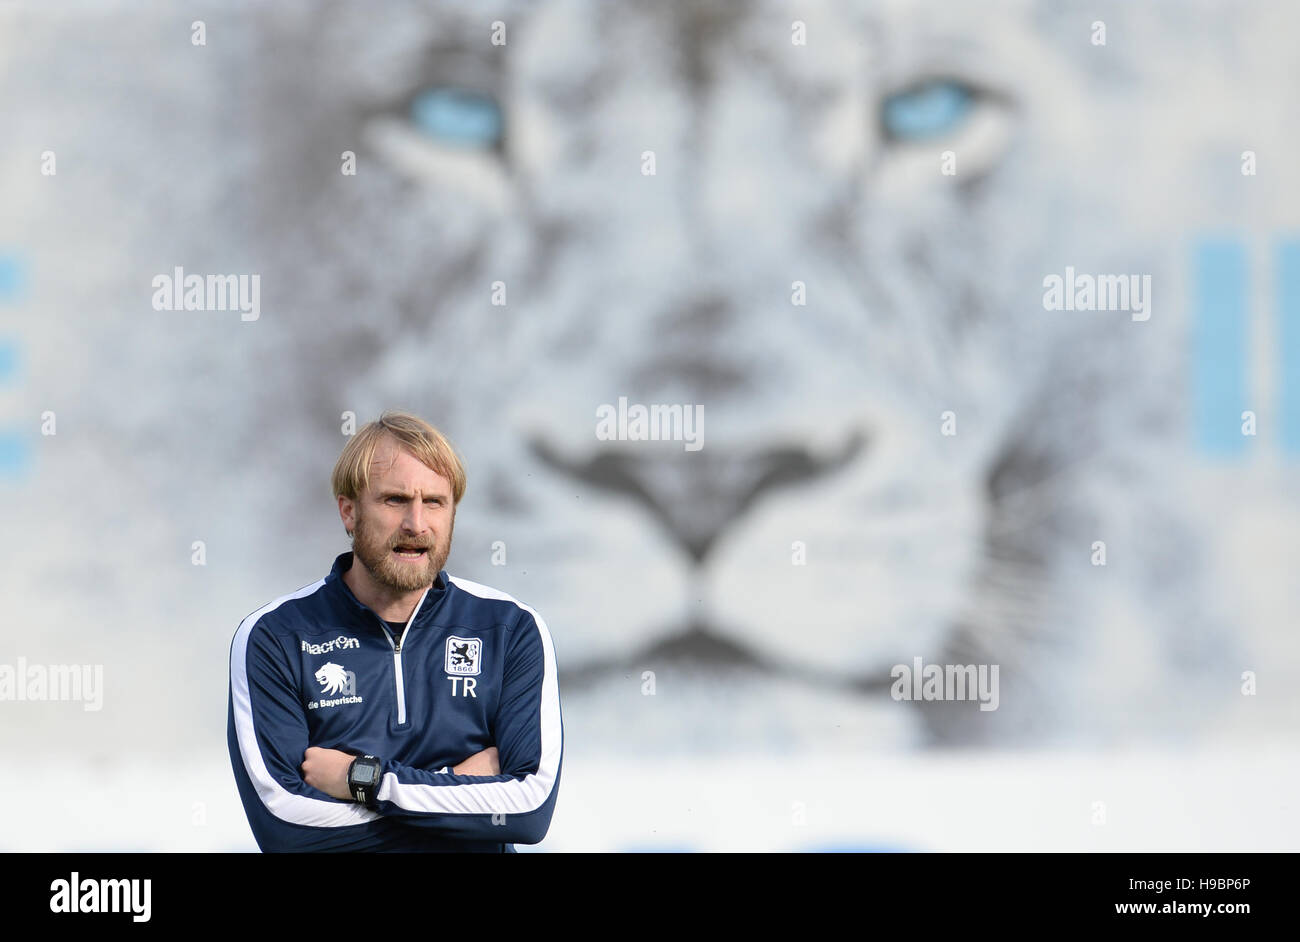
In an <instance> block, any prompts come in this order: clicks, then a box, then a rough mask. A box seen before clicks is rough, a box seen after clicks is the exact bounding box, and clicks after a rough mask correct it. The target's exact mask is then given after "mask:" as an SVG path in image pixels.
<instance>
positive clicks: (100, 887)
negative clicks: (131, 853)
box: [50, 870, 153, 922]
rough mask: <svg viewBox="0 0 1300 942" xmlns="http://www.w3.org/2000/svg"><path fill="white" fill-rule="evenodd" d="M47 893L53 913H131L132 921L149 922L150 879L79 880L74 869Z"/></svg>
mask: <svg viewBox="0 0 1300 942" xmlns="http://www.w3.org/2000/svg"><path fill="white" fill-rule="evenodd" d="M50 891H51V895H50V912H52V913H131V914H132V915H131V920H132V921H133V922H148V921H149V916H150V914H151V912H152V905H151V902H150V900H151V898H152V896H153V881H152V880H147V879H146V880H82V879H81V874H79V873H78V872H77V871H76V870H73V871H72V878H71V879H69V880H55V881H54V882H53V883H51V884H50Z"/></svg>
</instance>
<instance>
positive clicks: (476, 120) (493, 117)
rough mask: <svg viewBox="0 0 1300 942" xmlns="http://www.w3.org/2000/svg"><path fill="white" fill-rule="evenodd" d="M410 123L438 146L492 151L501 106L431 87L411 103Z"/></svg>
mask: <svg viewBox="0 0 1300 942" xmlns="http://www.w3.org/2000/svg"><path fill="white" fill-rule="evenodd" d="M411 123H412V124H414V125H415V126H416V127H417V128H418V129H419V130H420V132H421V133H423V134H425V135H427V136H428V137H430V138H433V139H434V140H435V141H437V142H439V143H441V144H450V145H452V146H455V147H465V148H482V149H484V150H487V149H490V148H493V147H495V146H496V145H497V143H498V142H499V141H500V140H501V130H502V121H501V107H500V106H499V105H498V104H497V103H496V100H495V99H493V98H492V97H491V96H488V95H482V94H478V93H476V92H469V91H464V90H462V89H457V88H430V89H426V90H425V91H423V92H420V94H418V95H416V96H415V99H414V100H413V101H412V102H411Z"/></svg>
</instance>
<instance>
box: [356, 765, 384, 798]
mask: <svg viewBox="0 0 1300 942" xmlns="http://www.w3.org/2000/svg"><path fill="white" fill-rule="evenodd" d="M383 774H384V763H383V761H382V760H380V758H379V757H378V756H370V755H365V756H357V757H356V758H355V759H353V760H352V762H351V764H350V765H349V766H348V794H350V795H351V796H352V800H353V801H355V802H358V803H360V804H363V805H372V804H374V803H375V796H376V795H377V794H378V792H379V782H380V780H381V779H382V778H383Z"/></svg>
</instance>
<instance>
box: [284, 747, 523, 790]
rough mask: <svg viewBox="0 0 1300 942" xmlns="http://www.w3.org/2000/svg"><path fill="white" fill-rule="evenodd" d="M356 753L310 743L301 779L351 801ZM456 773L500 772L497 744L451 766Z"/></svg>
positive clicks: (305, 755)
mask: <svg viewBox="0 0 1300 942" xmlns="http://www.w3.org/2000/svg"><path fill="white" fill-rule="evenodd" d="M355 758H356V756H354V755H352V754H351V753H347V752H340V751H339V750H338V749H322V748H320V747H319V746H308V747H307V751H306V752H305V753H303V761H302V765H301V766H300V768H301V769H302V780H303V781H304V782H306V783H307V784H308V785H310V786H311V787H312V788H318V789H320V790H321V791H323V792H324V793H325V794H327V795H329V796H331V797H333V798H339V799H342V800H343V801H350V800H351V799H352V793H351V792H350V791H349V790H348V767H349V766H350V765H351V764H352V760H353V759H355ZM452 771H453V772H455V773H456V774H457V775H500V774H501V757H500V756H499V755H498V753H497V747H496V746H488V747H487V748H486V749H484V750H483V751H482V752H476V753H474V755H472V756H470V757H469V758H468V759H466V760H465V761H463V762H461V763H460V765H457V766H455V767H454V768H453V769H452Z"/></svg>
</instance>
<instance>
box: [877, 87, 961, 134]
mask: <svg viewBox="0 0 1300 942" xmlns="http://www.w3.org/2000/svg"><path fill="white" fill-rule="evenodd" d="M974 103H975V95H974V94H973V93H972V91H971V89H970V87H969V86H967V85H964V84H962V83H961V82H957V81H953V80H952V79H937V80H934V81H929V82H925V83H924V84H921V85H914V86H912V87H911V88H908V89H905V90H903V91H901V92H896V93H895V94H893V95H890V96H889V97H888V98H886V99H885V100H884V102H883V103H882V105H881V111H880V117H881V121H882V123H883V124H884V128H885V133H886V134H888V135H889V136H890V137H891V138H893V139H895V140H901V141H919V140H925V139H926V138H932V137H939V136H941V135H943V134H948V133H950V132H952V131H953V130H955V129H956V128H957V127H958V126H960V125H961V123H962V122H963V121H965V120H966V118H967V116H968V115H969V114H970V111H971V108H972V107H973V106H974Z"/></svg>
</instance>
